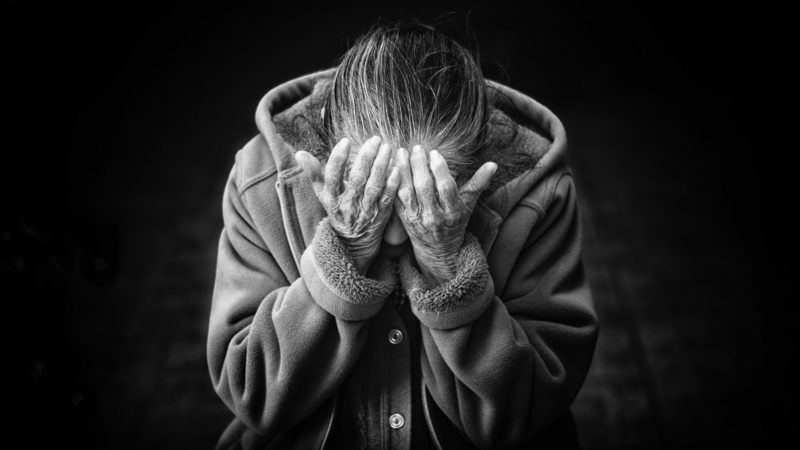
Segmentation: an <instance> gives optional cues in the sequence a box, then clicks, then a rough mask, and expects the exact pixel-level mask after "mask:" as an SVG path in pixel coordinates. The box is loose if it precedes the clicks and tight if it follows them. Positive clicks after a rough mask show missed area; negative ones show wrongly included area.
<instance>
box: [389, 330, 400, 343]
mask: <svg viewBox="0 0 800 450" xmlns="http://www.w3.org/2000/svg"><path fill="white" fill-rule="evenodd" d="M401 342H403V332H402V331H400V330H398V329H397V328H395V329H394V330H392V331H390V332H389V343H390V344H394V345H397V344H399V343H401Z"/></svg>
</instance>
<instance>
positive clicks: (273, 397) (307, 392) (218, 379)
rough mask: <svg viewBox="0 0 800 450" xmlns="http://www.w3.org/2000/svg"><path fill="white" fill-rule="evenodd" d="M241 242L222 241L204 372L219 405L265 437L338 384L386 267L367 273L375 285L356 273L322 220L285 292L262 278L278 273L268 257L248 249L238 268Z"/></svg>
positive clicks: (356, 350)
mask: <svg viewBox="0 0 800 450" xmlns="http://www.w3.org/2000/svg"><path fill="white" fill-rule="evenodd" d="M233 242H236V243H237V244H234V243H233ZM241 242H242V241H240V240H239V239H237V238H236V236H232V237H231V238H230V239H229V238H227V237H226V236H225V235H223V239H222V241H221V246H220V261H219V263H218V275H217V280H216V285H215V294H214V301H213V306H212V314H211V323H210V325H209V327H210V334H209V347H208V350H209V367H210V370H211V377H212V381H213V382H214V386H215V389H216V390H217V392H218V394H219V395H220V397H221V398H222V399H223V400H224V401H225V403H226V404H227V405H228V407H229V408H231V410H232V411H233V412H234V413H235V414H236V415H237V416H239V417H240V418H241V419H242V420H243V421H244V422H245V423H246V424H247V425H248V426H249V427H251V428H253V429H255V430H258V431H259V432H263V433H264V434H271V433H275V432H278V431H280V430H282V429H285V428H286V427H288V426H291V425H292V424H294V423H296V422H297V421H299V420H300V419H302V418H303V417H305V416H307V415H309V414H310V413H311V412H313V411H314V410H315V409H316V408H317V407H318V406H319V405H320V404H321V403H322V402H323V401H324V400H325V399H326V398H328V397H329V396H330V395H332V393H333V392H334V391H335V390H336V388H337V387H338V386H339V385H340V383H341V382H342V381H343V379H344V378H345V377H346V376H347V374H348V373H349V371H350V370H351V369H352V367H353V365H354V364H355V362H356V360H357V359H358V357H359V355H360V353H361V349H362V348H363V345H364V339H365V335H366V333H363V332H362V329H363V327H364V325H365V323H366V321H367V320H369V318H371V317H372V316H373V315H374V314H375V313H376V312H377V311H378V310H379V309H380V306H381V305H382V303H383V301H384V300H385V298H386V296H388V293H389V292H390V291H391V288H392V286H393V279H392V278H391V268H389V267H382V266H381V267H377V266H376V268H375V270H373V271H371V272H370V275H372V276H374V277H376V278H367V277H364V276H362V275H361V274H359V273H358V272H357V271H356V269H355V267H354V264H353V262H352V260H351V259H349V256H348V255H347V254H346V253H343V251H344V250H343V246H342V245H341V243H340V242H337V239H336V237H335V235H334V234H333V233H332V232H331V230H330V229H329V228H327V227H326V223H324V222H321V223H320V227H319V228H318V232H317V234H316V235H315V237H314V239H313V240H312V242H311V245H309V247H308V248H307V249H306V251H305V252H304V254H303V257H302V260H301V268H300V272H301V277H299V278H297V279H295V280H294V281H293V282H292V283H291V284H290V285H288V286H286V285H282V286H281V285H279V284H280V283H281V282H280V281H279V280H274V279H272V278H271V277H270V276H267V275H266V274H267V273H277V272H279V268H278V267H277V266H275V264H274V261H273V260H272V258H271V257H270V256H269V254H268V253H265V252H260V251H256V250H252V249H251V250H252V251H250V252H248V256H247V258H248V259H249V261H247V263H243V261H242V259H243V258H244V255H243V254H242V253H241V252H237V250H236V247H242V246H243V245H244V244H242V243H241ZM262 271H263V272H262ZM276 283H277V284H276ZM262 292H265V293H266V295H264V296H263V297H262V295H263V294H260V293H262Z"/></svg>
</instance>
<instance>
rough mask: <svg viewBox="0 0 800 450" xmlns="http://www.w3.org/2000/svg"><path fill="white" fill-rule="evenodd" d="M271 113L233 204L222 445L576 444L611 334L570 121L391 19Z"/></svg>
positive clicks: (220, 334)
mask: <svg viewBox="0 0 800 450" xmlns="http://www.w3.org/2000/svg"><path fill="white" fill-rule="evenodd" d="M256 119H257V124H258V127H259V130H260V134H259V135H258V136H256V137H255V138H253V139H252V140H251V141H250V142H249V143H248V144H246V145H245V146H244V148H242V149H241V150H240V151H239V152H238V153H237V154H236V160H235V164H234V167H233V170H232V171H231V173H230V178H229V179H228V182H227V185H226V188H225V193H224V199H223V205H222V208H223V209H222V213H223V219H224V224H225V226H224V230H223V231H222V236H221V239H220V243H219V255H218V263H217V274H216V283H215V287H214V293H213V304H212V308H211V315H210V324H209V335H208V363H209V369H210V373H211V379H212V381H213V384H214V388H215V390H216V392H217V393H218V394H219V396H220V397H221V398H222V400H223V401H224V402H225V404H226V405H227V406H228V407H229V408H230V410H231V411H233V413H234V414H235V416H236V418H235V420H234V421H233V422H232V423H231V424H230V425H229V427H228V428H227V429H226V430H225V432H224V433H223V435H222V437H221V438H220V441H219V442H218V447H220V448H304V449H305V448H370V449H372V448H393V449H394V448H397V449H400V448H414V449H424V448H472V447H480V448H504V447H512V446H517V445H539V446H540V447H542V446H545V447H546V446H547V445H552V446H558V448H564V446H565V445H567V446H573V447H574V446H576V438H575V432H574V425H573V424H572V422H571V416H570V414H569V405H570V403H571V401H572V400H573V399H574V398H575V396H576V394H577V392H578V390H579V388H580V386H581V384H582V383H583V380H584V378H585V376H586V372H587V370H588V367H589V364H590V361H591V358H592V354H593V351H594V347H595V342H596V338H597V330H598V328H597V320H596V315H595V312H594V309H593V305H592V299H591V294H590V291H589V288H588V285H587V282H586V278H585V275H584V271H583V268H582V263H581V227H580V221H579V216H578V210H577V200H576V193H575V186H574V184H573V180H572V176H571V173H570V170H569V168H568V167H567V166H566V165H565V163H564V152H565V148H566V138H565V133H564V129H563V127H562V125H561V123H560V121H559V120H558V118H556V116H555V115H553V113H551V112H550V111H549V110H548V109H547V108H545V107H544V106H542V105H540V104H539V103H537V102H536V101H534V100H533V99H531V98H529V97H527V96H525V95H524V94H521V93H519V92H517V91H515V90H512V89H510V88H508V87H506V86H504V85H501V84H498V83H495V82H491V81H488V80H484V78H483V77H482V74H481V71H480V68H479V66H478V64H477V63H476V61H475V59H474V58H473V57H472V56H471V54H470V53H469V52H468V51H467V50H465V49H464V48H463V47H462V46H460V45H459V44H457V43H456V42H454V41H453V40H451V39H450V38H448V37H446V36H444V35H443V34H441V33H440V32H438V31H437V30H435V29H433V28H431V27H428V26H424V25H420V24H396V25H380V26H376V27H374V28H373V29H372V30H371V31H370V32H369V33H367V34H366V35H364V36H362V37H361V38H360V39H359V40H358V41H357V42H356V43H355V44H354V45H353V46H352V48H350V50H349V51H348V52H347V53H346V54H345V55H344V56H343V58H342V59H341V62H340V63H339V65H338V67H336V68H335V69H329V70H325V71H322V72H318V73H314V74H310V75H306V76H303V77H301V78H298V79H295V80H292V81H289V82H287V83H285V84H283V85H281V86H278V87H276V88H274V89H273V90H271V91H270V92H269V93H267V94H266V96H265V97H264V98H263V99H262V101H261V103H260V105H259V107H258V111H257V116H256Z"/></svg>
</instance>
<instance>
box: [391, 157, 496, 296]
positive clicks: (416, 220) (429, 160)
mask: <svg viewBox="0 0 800 450" xmlns="http://www.w3.org/2000/svg"><path fill="white" fill-rule="evenodd" d="M396 159H397V163H396V165H397V168H398V169H399V171H400V187H399V190H398V192H397V194H398V195H397V198H396V199H395V209H396V210H397V213H398V216H399V217H400V220H401V221H402V222H403V227H404V228H405V229H406V232H407V233H408V236H409V239H410V240H411V244H412V246H413V248H414V256H415V257H416V260H417V263H418V264H419V266H420V270H421V272H422V273H423V274H424V275H425V276H426V278H428V281H429V282H430V283H431V284H432V285H439V284H442V283H444V282H446V281H447V280H450V279H452V278H453V277H454V276H455V275H456V270H457V261H458V253H459V251H460V250H461V247H462V245H463V244H464V237H465V233H466V229H467V223H468V222H469V218H470V216H471V215H472V211H473V210H474V209H475V204H476V203H477V201H478V197H480V194H481V192H483V190H484V189H486V187H487V186H488V185H489V181H490V180H491V178H492V175H494V172H495V170H497V164H495V163H493V162H487V163H485V164H483V165H482V166H481V167H480V168H479V169H478V170H477V171H476V172H475V174H474V175H473V176H472V178H471V179H470V180H469V181H468V182H467V183H465V184H464V185H463V186H462V187H461V188H459V187H458V186H457V184H456V182H455V180H454V179H453V176H452V175H451V174H450V171H449V170H448V167H447V162H446V161H445V159H444V157H443V156H442V155H441V154H440V153H439V152H437V151H436V150H432V151H431V152H430V157H428V156H427V155H426V152H425V151H424V150H423V149H422V148H420V146H418V145H417V146H415V147H414V149H413V151H412V152H411V155H410V156H409V154H408V152H407V151H405V149H402V148H401V149H398V150H397V156H396Z"/></svg>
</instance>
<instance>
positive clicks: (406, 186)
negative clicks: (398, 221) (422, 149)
mask: <svg viewBox="0 0 800 450" xmlns="http://www.w3.org/2000/svg"><path fill="white" fill-rule="evenodd" d="M396 156H397V170H398V172H399V173H400V187H399V188H398V190H397V197H398V200H399V202H400V203H401V204H402V210H403V211H405V210H407V209H408V210H410V211H412V212H416V211H417V209H418V205H417V195H416V194H415V193H414V180H413V178H412V176H411V167H410V165H409V161H408V152H407V151H406V149H404V148H399V149H398V150H397V155H396Z"/></svg>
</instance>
